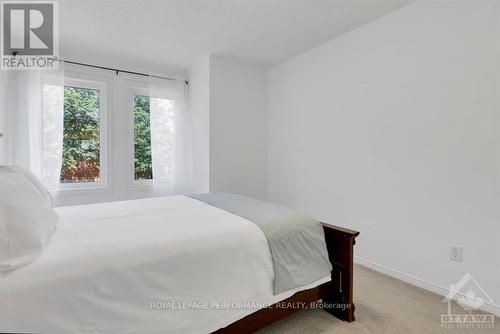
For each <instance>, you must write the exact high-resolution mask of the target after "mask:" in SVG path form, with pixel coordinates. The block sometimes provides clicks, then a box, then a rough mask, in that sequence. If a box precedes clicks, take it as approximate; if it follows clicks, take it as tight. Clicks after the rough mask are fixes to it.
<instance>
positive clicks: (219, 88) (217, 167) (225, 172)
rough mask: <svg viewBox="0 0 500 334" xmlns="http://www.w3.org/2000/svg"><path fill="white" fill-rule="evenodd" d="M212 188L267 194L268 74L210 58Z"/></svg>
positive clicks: (222, 59)
mask: <svg viewBox="0 0 500 334" xmlns="http://www.w3.org/2000/svg"><path fill="white" fill-rule="evenodd" d="M209 103H210V191H212V192H215V191H225V192H234V193H239V194H244V195H248V196H253V197H256V198H260V199H266V198H267V72H266V71H265V70H264V69H262V68H259V67H257V66H255V65H252V64H248V63H245V62H241V61H238V60H235V59H231V58H226V57H221V56H210V102H209Z"/></svg>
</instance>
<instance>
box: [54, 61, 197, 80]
mask: <svg viewBox="0 0 500 334" xmlns="http://www.w3.org/2000/svg"><path fill="white" fill-rule="evenodd" d="M59 61H62V62H64V63H68V64H73V65H79V66H86V67H93V68H98V69H101V70H107V71H113V72H116V74H118V73H120V72H121V73H127V74H134V75H139V76H142V77H152V78H159V79H166V80H171V81H183V80H180V79H176V78H172V77H162V76H159V75H152V74H147V73H141V72H134V71H127V70H122V69H119V68H113V67H106V66H99V65H92V64H86V63H79V62H76V61H71V60H64V59H60V60H59ZM184 83H185V84H186V86H187V85H189V82H188V81H187V80H184Z"/></svg>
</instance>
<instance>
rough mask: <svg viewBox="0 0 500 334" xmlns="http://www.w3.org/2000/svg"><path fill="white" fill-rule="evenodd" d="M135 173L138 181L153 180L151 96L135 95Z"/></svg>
mask: <svg viewBox="0 0 500 334" xmlns="http://www.w3.org/2000/svg"><path fill="white" fill-rule="evenodd" d="M134 171H135V179H136V180H151V179H152V178H153V166H152V159H151V113H150V108H149V96H144V95H134Z"/></svg>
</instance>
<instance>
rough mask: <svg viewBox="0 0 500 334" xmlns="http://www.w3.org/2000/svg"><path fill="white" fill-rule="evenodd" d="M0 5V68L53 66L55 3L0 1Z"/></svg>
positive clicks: (56, 51) (56, 21)
mask: <svg viewBox="0 0 500 334" xmlns="http://www.w3.org/2000/svg"><path fill="white" fill-rule="evenodd" d="M0 4H1V6H0V7H1V14H0V17H1V20H2V22H1V38H2V40H1V50H0V51H1V55H0V57H1V59H0V60H1V66H0V69H2V70H33V69H46V70H53V69H57V68H58V64H59V62H58V61H57V59H58V58H57V57H58V55H59V3H58V2H57V1H36V2H35V1H32V2H28V1H1V2H0Z"/></svg>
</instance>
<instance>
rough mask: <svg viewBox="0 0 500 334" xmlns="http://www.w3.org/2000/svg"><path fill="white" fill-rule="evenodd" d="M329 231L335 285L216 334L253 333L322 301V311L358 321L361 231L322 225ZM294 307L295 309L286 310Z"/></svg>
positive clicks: (303, 294)
mask: <svg viewBox="0 0 500 334" xmlns="http://www.w3.org/2000/svg"><path fill="white" fill-rule="evenodd" d="M322 225H323V229H324V231H325V240H326V246H327V249H328V256H329V258H330V262H331V263H332V267H333V270H332V274H331V275H332V280H331V282H328V283H324V284H321V285H320V286H317V287H315V288H312V289H307V290H303V291H299V292H297V293H295V294H294V295H293V296H291V297H290V298H287V299H285V300H283V301H281V302H279V303H276V304H274V305H272V306H270V307H268V308H264V309H261V310H258V311H256V312H254V313H252V314H250V315H248V316H246V317H244V318H243V319H240V320H238V321H236V322H234V323H232V324H230V325H228V326H227V327H224V328H221V329H219V330H217V331H215V332H214V333H213V334H215V333H216V334H248V333H253V332H255V331H257V330H259V329H261V328H263V327H265V326H267V325H269V324H271V323H273V322H275V321H277V320H280V319H282V318H284V317H286V316H287V315H290V314H292V313H294V312H296V311H298V310H300V309H301V308H307V307H309V306H310V305H311V303H314V302H316V301H318V300H320V299H321V300H322V302H323V304H322V305H321V306H322V308H323V309H324V310H325V311H327V312H328V313H330V314H333V315H334V316H336V317H337V318H339V319H341V320H344V321H348V322H351V321H354V304H353V299H352V298H353V255H354V244H355V242H356V241H355V239H356V237H357V236H358V235H359V232H356V231H353V230H349V229H346V228H343V227H339V226H335V225H330V224H325V223H322ZM286 305H294V306H295V307H286Z"/></svg>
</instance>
